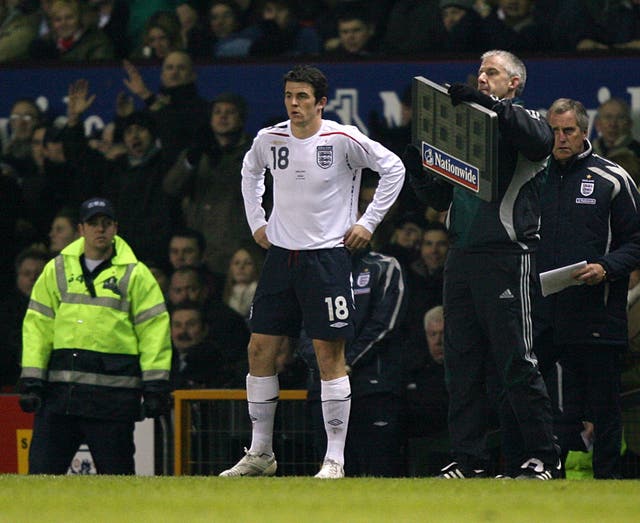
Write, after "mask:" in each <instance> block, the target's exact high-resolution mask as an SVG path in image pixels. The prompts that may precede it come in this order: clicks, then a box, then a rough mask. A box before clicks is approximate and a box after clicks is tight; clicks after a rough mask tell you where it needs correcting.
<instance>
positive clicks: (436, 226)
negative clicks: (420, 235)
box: [424, 221, 449, 236]
mask: <svg viewBox="0 0 640 523" xmlns="http://www.w3.org/2000/svg"><path fill="white" fill-rule="evenodd" d="M429 231H442V232H443V233H445V234H446V235H447V236H449V229H447V226H446V225H445V224H444V223H442V222H433V221H430V222H427V224H426V226H425V227H424V234H426V233H427V232H429Z"/></svg>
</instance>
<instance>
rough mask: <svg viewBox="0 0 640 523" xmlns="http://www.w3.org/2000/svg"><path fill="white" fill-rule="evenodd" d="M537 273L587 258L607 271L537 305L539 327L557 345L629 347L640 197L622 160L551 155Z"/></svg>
mask: <svg viewBox="0 0 640 523" xmlns="http://www.w3.org/2000/svg"><path fill="white" fill-rule="evenodd" d="M541 195H542V196H541V206H542V222H541V229H540V234H541V238H542V239H541V241H540V244H539V245H538V250H537V253H536V262H537V270H538V272H543V271H547V270H550V269H555V268H558V267H562V266H565V265H569V264H573V263H576V262H580V261H582V260H585V261H586V262H587V263H600V264H601V265H602V266H603V267H604V268H605V270H606V271H607V278H606V281H604V282H602V283H600V284H598V285H580V286H573V287H569V288H567V289H565V290H563V291H560V292H559V293H556V294H552V295H550V296H547V297H546V298H543V297H542V295H541V294H540V291H538V295H537V297H536V300H535V307H534V324H535V326H536V332H538V333H539V332H542V331H543V330H548V329H553V335H554V342H555V343H556V344H567V343H589V344H600V343H606V344H613V345H621V346H624V345H626V344H627V337H628V334H627V312H626V308H627V287H628V284H629V273H630V272H631V271H632V270H633V269H636V268H638V267H640V214H639V209H640V195H639V194H638V190H637V189H636V186H635V184H634V182H633V180H632V179H631V177H630V176H629V174H627V172H626V171H625V170H624V169H623V168H622V167H620V166H619V165H617V164H615V163H613V162H611V161H609V160H606V159H605V158H602V157H601V156H598V155H597V154H594V153H593V152H592V148H591V144H590V143H589V142H588V141H585V150H584V152H582V153H581V154H579V155H577V156H576V157H574V158H573V159H572V160H571V161H570V162H569V163H567V164H566V165H564V166H563V165H561V164H559V163H558V162H556V161H555V160H554V159H551V160H550V162H549V167H548V170H547V172H546V174H545V175H544V177H543V182H542V186H541Z"/></svg>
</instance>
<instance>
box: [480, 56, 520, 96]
mask: <svg viewBox="0 0 640 523" xmlns="http://www.w3.org/2000/svg"><path fill="white" fill-rule="evenodd" d="M519 83H520V79H519V78H518V77H517V76H510V75H509V73H508V72H507V69H506V67H505V65H504V60H503V59H502V58H501V57H500V56H489V57H488V58H486V59H485V60H483V61H482V64H480V69H478V90H479V91H480V92H481V93H484V94H492V95H494V96H497V97H498V98H500V99H502V98H512V97H513V96H514V93H515V90H516V87H518V85H519Z"/></svg>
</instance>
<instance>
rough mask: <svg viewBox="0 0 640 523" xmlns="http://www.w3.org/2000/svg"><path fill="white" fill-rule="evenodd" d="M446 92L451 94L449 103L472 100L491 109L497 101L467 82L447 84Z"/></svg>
mask: <svg viewBox="0 0 640 523" xmlns="http://www.w3.org/2000/svg"><path fill="white" fill-rule="evenodd" d="M447 92H448V93H449V96H451V105H458V104H460V103H462V102H474V103H477V104H479V105H481V106H482V107H486V108H487V109H492V108H493V106H494V105H495V104H496V102H497V101H498V100H496V99H495V98H492V97H491V96H489V95H487V94H484V93H481V92H480V91H478V90H477V89H474V88H473V87H471V86H469V85H467V84H453V85H451V86H449V89H448V90H447Z"/></svg>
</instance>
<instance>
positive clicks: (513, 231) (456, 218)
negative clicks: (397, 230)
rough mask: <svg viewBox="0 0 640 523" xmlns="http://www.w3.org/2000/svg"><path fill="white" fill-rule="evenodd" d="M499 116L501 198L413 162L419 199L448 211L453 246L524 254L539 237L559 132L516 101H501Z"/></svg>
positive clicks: (495, 108) (413, 181)
mask: <svg viewBox="0 0 640 523" xmlns="http://www.w3.org/2000/svg"><path fill="white" fill-rule="evenodd" d="M492 109H493V111H495V112H496V114H497V115H498V131H499V137H498V180H499V181H498V197H497V199H496V201H493V202H486V201H484V200H481V199H480V198H478V197H476V196H475V195H474V194H472V193H471V192H470V191H468V190H467V189H463V188H461V187H452V186H451V185H450V184H449V183H447V182H445V181H444V180H443V179H442V178H440V177H437V176H432V175H431V174H430V173H429V172H427V171H426V170H425V169H415V166H412V165H407V164H406V163H405V166H406V167H407V171H409V175H410V182H411V185H412V186H413V188H414V190H415V191H416V195H417V196H418V199H420V200H421V201H423V202H424V203H426V204H428V205H430V206H432V207H433V208H435V209H436V210H438V211H444V210H447V208H448V207H449V205H451V207H450V209H449V215H448V217H447V226H448V227H449V231H450V236H449V237H450V239H451V248H452V249H467V250H470V251H485V252H486V251H490V252H491V251H498V252H505V251H507V252H513V253H521V252H523V251H527V250H529V249H531V248H533V247H534V246H535V244H536V243H537V241H538V239H539V234H538V224H539V216H540V209H539V203H538V197H539V194H538V190H539V187H538V180H537V179H536V174H538V173H539V172H541V171H543V170H544V166H545V164H546V158H547V156H548V155H549V154H550V153H551V150H552V148H553V132H552V131H551V127H549V124H548V123H547V121H546V120H545V119H544V118H542V117H541V116H540V115H539V114H538V113H537V112H535V111H530V110H525V109H524V108H523V107H521V106H520V105H517V103H515V102H514V100H510V99H508V100H500V101H499V102H497V103H496V104H495V105H494V106H493V107H492Z"/></svg>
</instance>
